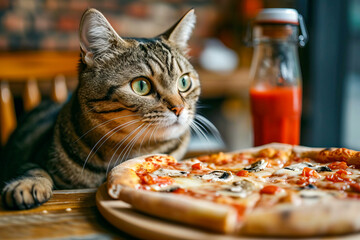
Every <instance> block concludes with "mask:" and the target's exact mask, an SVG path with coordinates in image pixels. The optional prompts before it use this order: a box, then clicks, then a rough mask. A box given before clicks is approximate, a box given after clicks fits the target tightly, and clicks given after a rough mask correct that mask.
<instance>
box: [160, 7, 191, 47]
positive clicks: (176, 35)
mask: <svg viewBox="0 0 360 240" xmlns="http://www.w3.org/2000/svg"><path fill="white" fill-rule="evenodd" d="M195 23H196V15H195V10H194V9H190V10H189V11H188V12H187V13H186V14H185V15H184V16H183V17H182V18H180V20H179V21H177V22H176V23H175V24H174V25H173V26H172V27H171V28H170V29H169V30H167V31H166V32H165V33H163V34H161V35H160V36H162V37H163V38H165V39H166V40H168V41H170V42H172V43H173V44H175V45H176V46H177V47H179V48H180V49H181V50H183V51H185V52H186V51H187V47H188V45H187V42H188V40H189V39H190V37H191V33H192V31H193V29H194V27H195Z"/></svg>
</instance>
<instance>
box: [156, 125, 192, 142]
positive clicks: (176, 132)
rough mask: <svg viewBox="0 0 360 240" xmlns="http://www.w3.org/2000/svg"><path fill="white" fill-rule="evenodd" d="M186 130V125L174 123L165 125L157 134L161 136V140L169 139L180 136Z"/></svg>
mask: <svg viewBox="0 0 360 240" xmlns="http://www.w3.org/2000/svg"><path fill="white" fill-rule="evenodd" d="M187 130H188V127H186V126H184V125H183V124H180V123H174V124H172V125H171V126H168V127H165V128H164V129H163V130H162V133H161V134H159V136H161V137H162V138H163V140H170V139H174V138H179V137H181V136H182V135H183V134H184V133H185V132H186V131H187Z"/></svg>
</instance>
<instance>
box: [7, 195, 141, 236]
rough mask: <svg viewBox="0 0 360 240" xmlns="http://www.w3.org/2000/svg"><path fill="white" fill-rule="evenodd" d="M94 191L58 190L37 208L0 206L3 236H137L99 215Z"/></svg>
mask: <svg viewBox="0 0 360 240" xmlns="http://www.w3.org/2000/svg"><path fill="white" fill-rule="evenodd" d="M95 193H96V189H81V190H56V191H54V195H53V197H52V198H51V199H50V200H49V201H48V202H47V203H45V204H44V205H42V206H40V207H38V208H35V209H31V210H23V211H8V210H5V209H4V208H3V207H2V206H0V239H1V240H5V239H44V238H46V239H55V238H56V239H91V240H92V239H94V240H95V239H96V240H97V239H99V240H102V239H104V240H108V239H134V238H133V237H131V236H129V235H127V234H126V233H123V232H121V231H120V230H118V229H117V228H115V227H113V226H112V225H111V224H109V223H108V222H107V221H106V220H105V219H104V218H103V217H102V216H101V215H100V213H99V211H98V210H97V208H96V204H95Z"/></svg>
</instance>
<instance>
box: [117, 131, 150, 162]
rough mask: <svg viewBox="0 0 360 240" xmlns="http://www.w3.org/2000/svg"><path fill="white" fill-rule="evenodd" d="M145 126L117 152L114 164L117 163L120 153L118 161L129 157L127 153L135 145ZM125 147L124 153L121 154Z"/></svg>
mask: <svg viewBox="0 0 360 240" xmlns="http://www.w3.org/2000/svg"><path fill="white" fill-rule="evenodd" d="M146 128H147V126H145V127H143V129H141V130H140V131H139V132H138V133H137V134H136V135H135V136H134V137H133V139H132V140H131V141H130V142H129V143H128V144H126V146H125V148H124V149H123V150H122V151H121V153H120V154H119V156H118V158H117V159H116V162H115V166H116V165H117V163H118V160H119V159H120V156H121V155H122V157H121V160H120V163H122V162H123V160H126V159H127V158H128V157H129V154H130V152H131V150H132V149H133V148H134V146H135V143H136V142H137V141H138V139H139V138H140V137H141V135H142V134H143V132H144V131H145V130H146ZM125 149H127V150H126V151H125V152H124V154H123V151H124V150H125Z"/></svg>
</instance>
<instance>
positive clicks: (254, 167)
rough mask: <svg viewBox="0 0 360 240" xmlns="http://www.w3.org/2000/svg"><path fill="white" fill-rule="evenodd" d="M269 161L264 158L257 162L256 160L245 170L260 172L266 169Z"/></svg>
mask: <svg viewBox="0 0 360 240" xmlns="http://www.w3.org/2000/svg"><path fill="white" fill-rule="evenodd" d="M267 164H268V162H267V161H266V160H264V159H261V160H259V161H257V162H254V163H253V164H251V165H250V166H249V167H246V168H244V170H247V171H249V172H260V171H261V170H264V169H265V168H266V166H267Z"/></svg>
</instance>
